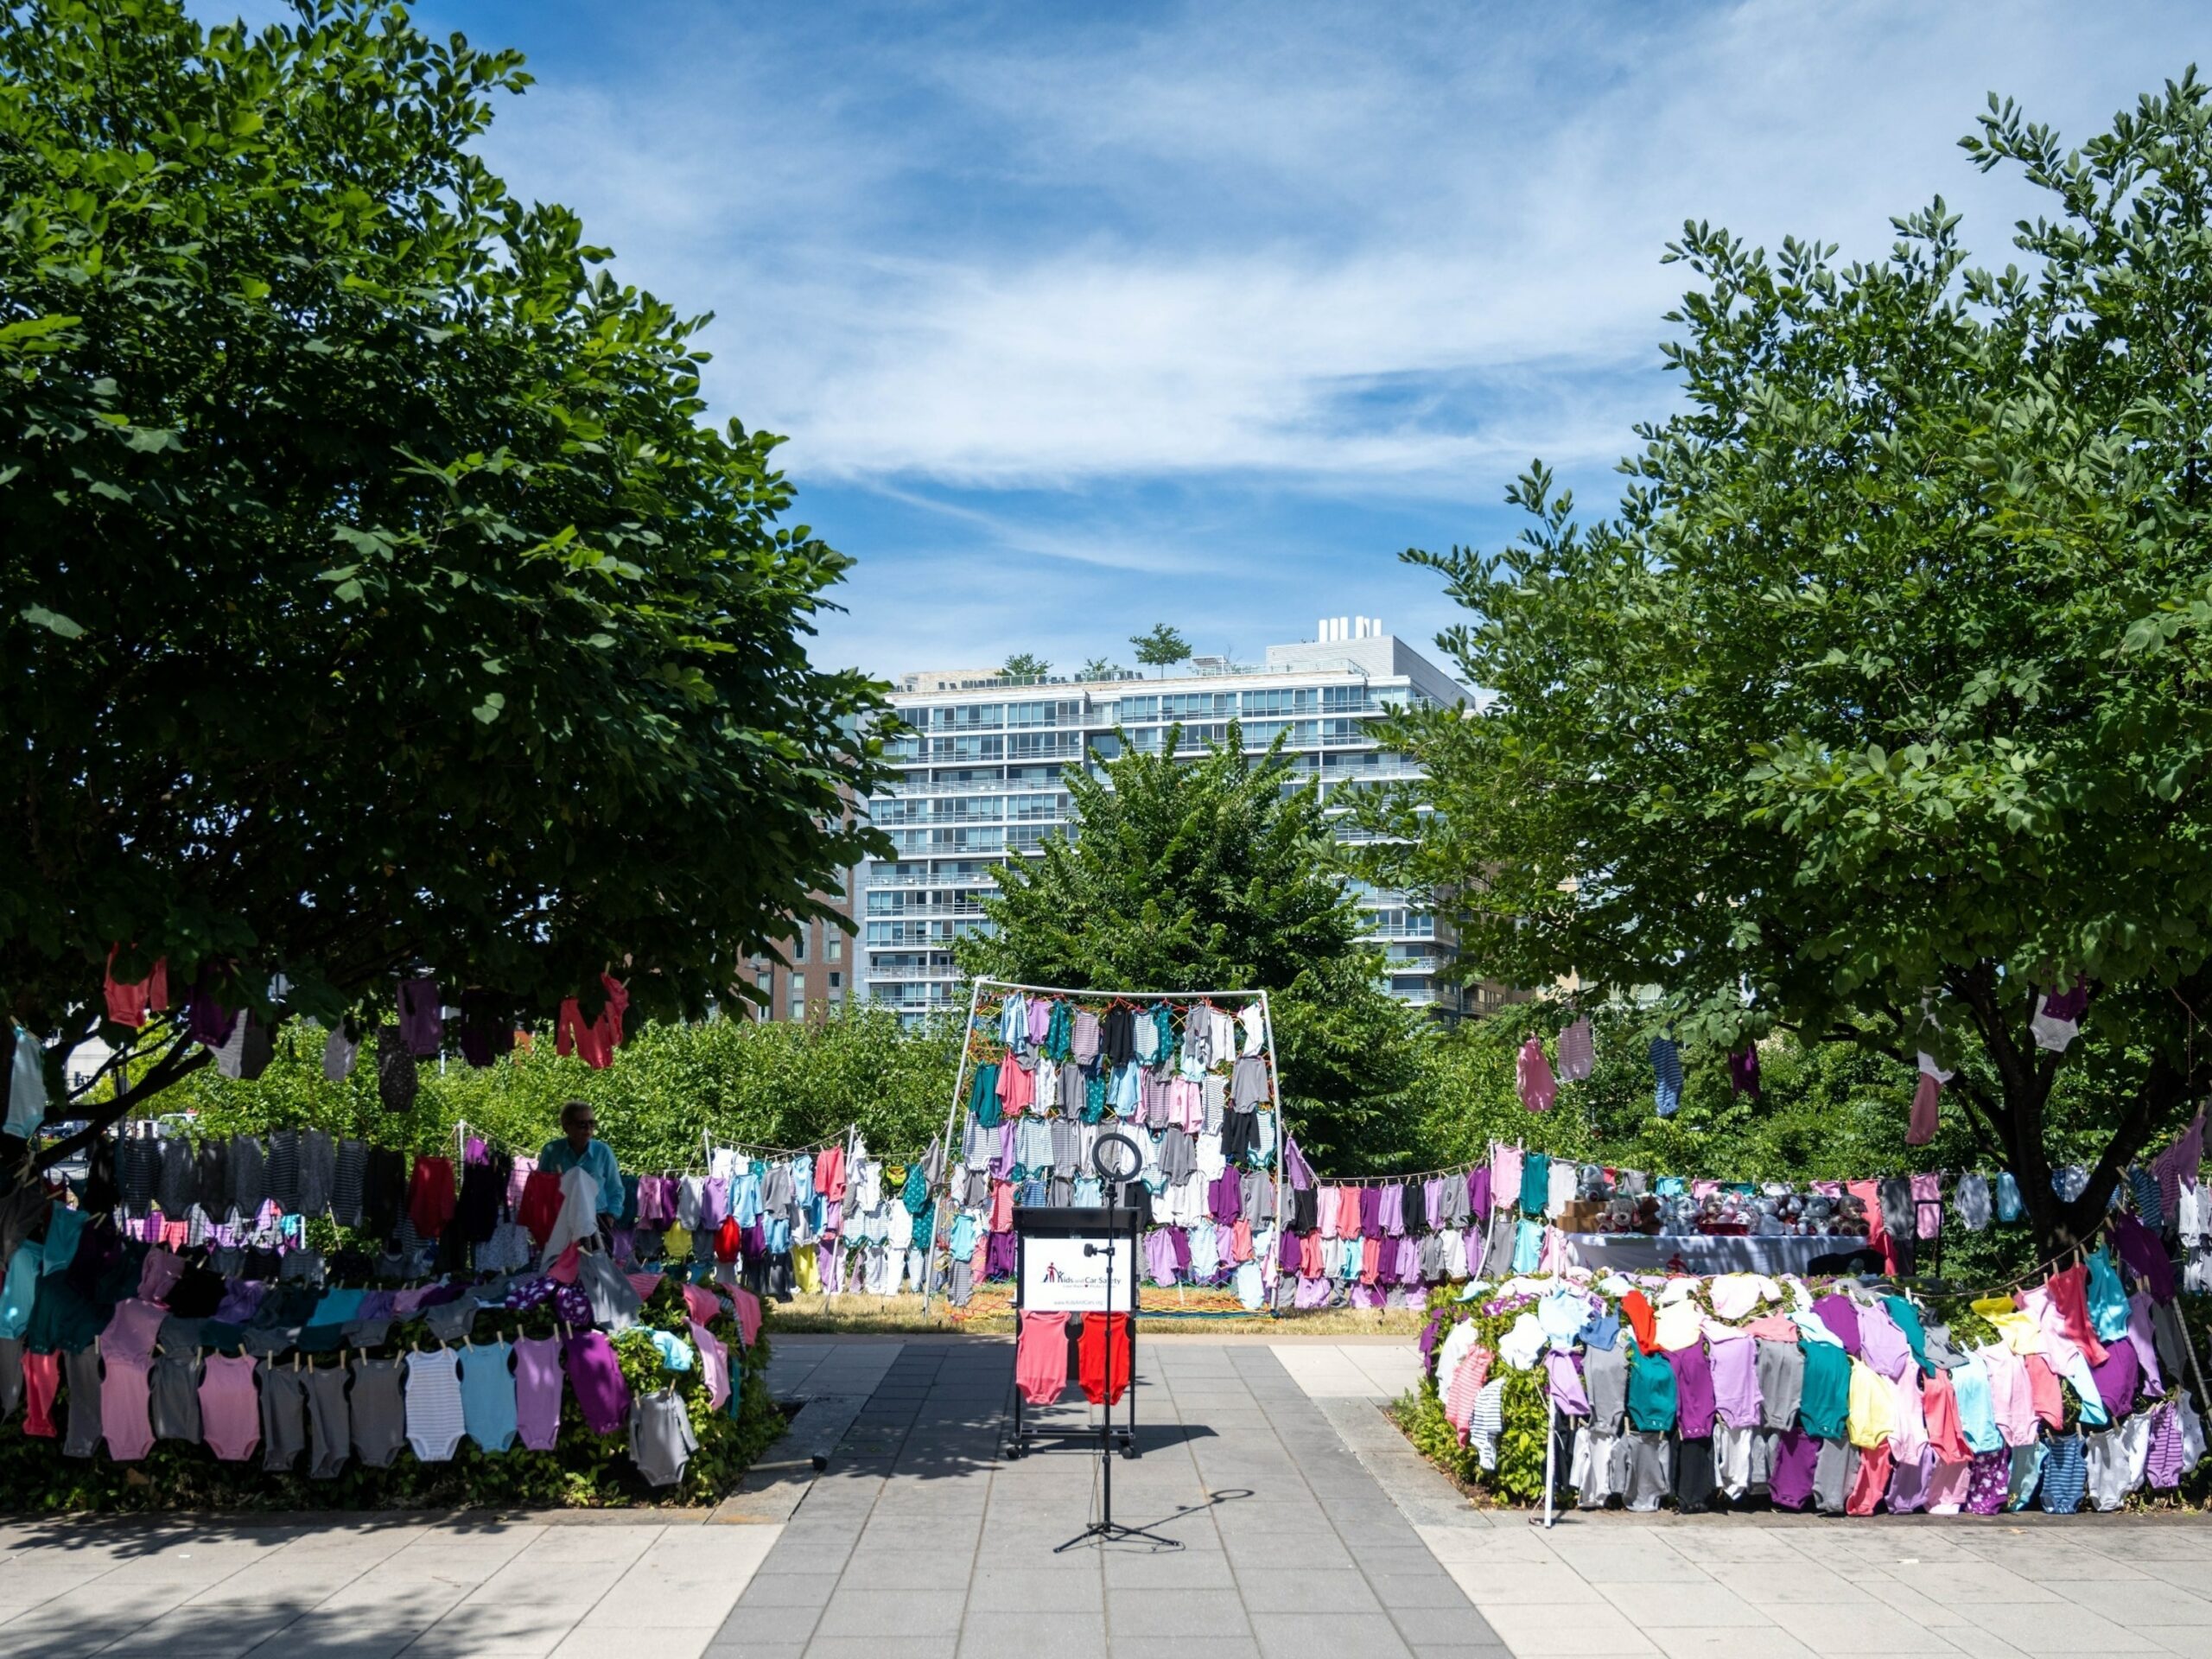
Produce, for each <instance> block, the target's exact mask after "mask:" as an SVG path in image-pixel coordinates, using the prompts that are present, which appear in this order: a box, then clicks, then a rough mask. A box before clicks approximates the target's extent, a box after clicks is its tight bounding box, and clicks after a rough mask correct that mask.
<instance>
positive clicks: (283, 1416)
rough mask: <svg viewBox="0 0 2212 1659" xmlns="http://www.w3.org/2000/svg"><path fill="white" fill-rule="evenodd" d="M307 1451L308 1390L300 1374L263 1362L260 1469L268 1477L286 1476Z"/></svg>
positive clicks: (287, 1368) (288, 1368) (285, 1367)
mask: <svg viewBox="0 0 2212 1659" xmlns="http://www.w3.org/2000/svg"><path fill="white" fill-rule="evenodd" d="M307 1449H308V1390H307V1383H306V1382H305V1380H304V1379H303V1378H302V1376H301V1375H300V1373H299V1372H297V1371H296V1370H292V1369H291V1368H290V1367H289V1366H277V1365H273V1364H271V1363H269V1362H268V1361H267V1360H264V1361H263V1362H262V1364H261V1466H262V1467H263V1468H264V1469H265V1470H267V1471H269V1472H270V1474H272V1475H284V1474H289V1473H290V1472H291V1471H292V1468H293V1465H296V1464H297V1463H298V1462H299V1460H300V1453H301V1452H304V1451H306V1450H307Z"/></svg>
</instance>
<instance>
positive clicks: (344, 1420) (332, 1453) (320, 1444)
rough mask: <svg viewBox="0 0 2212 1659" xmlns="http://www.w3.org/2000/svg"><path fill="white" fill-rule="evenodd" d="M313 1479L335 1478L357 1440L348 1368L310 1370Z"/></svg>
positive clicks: (311, 1469)
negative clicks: (349, 1404) (348, 1391)
mask: <svg viewBox="0 0 2212 1659" xmlns="http://www.w3.org/2000/svg"><path fill="white" fill-rule="evenodd" d="M306 1381H307V1403H308V1450H309V1452H311V1453H312V1454H313V1455H312V1456H311V1457H310V1458H309V1459H308V1479H309V1480H335V1479H336V1478H338V1476H339V1474H340V1471H343V1470H344V1468H345V1467H346V1452H348V1451H349V1450H350V1449H351V1448H352V1446H353V1417H352V1414H351V1412H350V1411H349V1410H348V1408H347V1407H346V1368H345V1367H344V1366H343V1365H328V1366H324V1367H321V1369H319V1370H311V1371H308V1372H307V1373H306Z"/></svg>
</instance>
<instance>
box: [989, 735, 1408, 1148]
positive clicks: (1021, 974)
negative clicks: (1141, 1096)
mask: <svg viewBox="0 0 2212 1659" xmlns="http://www.w3.org/2000/svg"><path fill="white" fill-rule="evenodd" d="M1180 737H1181V728H1179V727H1171V728H1169V730H1168V733H1167V735H1166V739H1165V740H1164V741H1163V742H1162V744H1161V747H1160V752H1159V753H1156V754H1148V753H1141V752H1138V751H1136V750H1134V749H1128V748H1127V747H1125V748H1124V752H1123V753H1122V754H1120V755H1119V756H1118V757H1116V759H1114V760H1110V761H1108V762H1107V763H1106V765H1105V768H1104V775H1103V778H1101V777H1093V776H1091V775H1090V774H1089V773H1087V772H1080V771H1076V770H1073V769H1071V770H1070V771H1069V772H1068V773H1067V774H1066V778H1065V785H1066V788H1067V791H1068V794H1069V797H1070V800H1071V804H1072V806H1073V808H1074V816H1075V820H1076V822H1075V826H1074V828H1073V829H1071V830H1067V831H1062V832H1058V833H1055V834H1054V835H1052V836H1048V837H1047V838H1046V842H1045V843H1044V846H1043V848H1042V849H1041V851H1040V853H1039V855H1038V856H1037V857H1035V858H1033V859H1031V858H1020V857H1017V858H1014V859H1010V860H1009V861H1007V863H1005V864H1004V865H1002V866H1001V868H1000V870H999V877H998V879H999V892H998V893H997V894H996V895H995V897H991V898H987V899H985V900H984V901H983V909H984V913H985V914H986V916H987V917H988V918H989V920H990V923H991V925H992V931H990V932H988V933H985V934H978V935H976V936H973V937H971V938H966V939H963V940H962V941H961V942H960V944H959V946H958V952H959V962H960V964H961V967H962V969H963V971H965V972H967V973H969V974H976V975H988V976H991V977H993V978H997V979H1008V980H1015V981H1020V982H1025V983H1029V984H1044V985H1065V986H1071V987H1074V988H1078V989H1085V988H1097V989H1100V990H1128V989H1136V990H1152V991H1198V990H1266V991H1268V992H1269V993H1270V997H1269V1003H1270V1007H1271V1008H1272V1010H1273V1013H1274V1027H1275V1042H1276V1050H1277V1058H1278V1060H1279V1061H1280V1062H1281V1066H1282V1073H1283V1076H1282V1086H1283V1090H1284V1092H1285V1094H1286V1096H1287V1100H1288V1108H1289V1121H1290V1123H1291V1127H1292V1129H1293V1131H1294V1133H1295V1134H1296V1135H1298V1136H1299V1139H1300V1144H1301V1145H1302V1146H1303V1147H1305V1149H1306V1152H1307V1154H1308V1155H1309V1156H1311V1157H1312V1158H1313V1159H1314V1160H1316V1162H1317V1164H1319V1166H1323V1167H1325V1168H1328V1169H1331V1170H1332V1171H1335V1172H1337V1173H1358V1172H1359V1171H1360V1170H1363V1169H1367V1168H1372V1167H1377V1166H1384V1165H1388V1164H1389V1163H1391V1162H1393V1161H1394V1160H1395V1155H1396V1154H1400V1153H1402V1151H1403V1150H1404V1148H1405V1147H1407V1146H1408V1144H1409V1143H1410V1142H1409V1132H1410V1129H1411V1125H1410V1124H1409V1123H1408V1122H1407V1121H1406V1120H1405V1118H1404V1116H1402V1115H1401V1114H1394V1113H1391V1112H1389V1111H1386V1110H1385V1109H1383V1097H1384V1096H1388V1095H1389V1094H1390V1093H1391V1092H1392V1091H1393V1090H1395V1089H1397V1088H1399V1087H1400V1086H1402V1084H1403V1083H1404V1081H1405V1079H1406V1078H1407V1077H1408V1075H1409V1071H1408V1066H1409V1064H1410V1061H1409V1058H1408V1050H1409V1048H1410V1046H1411V1044H1410V1042H1409V1040H1408V1039H1409V1037H1410V1034H1411V1031H1412V1028H1413V1025H1414V1018H1415V1017H1414V1015H1413V1014H1411V1012H1410V1010H1408V1008H1407V1007H1405V1006H1404V1005H1403V1004H1402V1003H1400V1002H1398V1001H1395V1000H1394V999H1393V998H1392V997H1391V996H1390V995H1389V993H1387V992H1386V991H1384V990H1383V989H1382V988H1381V980H1382V976H1383V957H1382V955H1381V953H1380V952H1379V951H1377V950H1375V949H1374V948H1373V947H1372V946H1370V945H1368V944H1363V943H1362V942H1361V939H1360V934H1361V932H1362V931H1363V920H1362V918H1361V915H1360V912H1359V907H1358V906H1357V903H1355V902H1354V898H1353V893H1352V890H1351V887H1349V886H1348V884H1347V882H1346V880H1345V874H1344V867H1343V865H1342V862H1341V861H1340V860H1339V859H1338V856H1337V849H1336V845H1335V842H1334V841H1333V839H1332V836H1331V834H1330V829H1329V825H1328V823H1327V821H1326V819H1325V817H1324V816H1323V813H1322V808H1321V804H1320V799H1319V795H1318V793H1317V792H1316V791H1315V789H1314V787H1313V785H1312V784H1311V783H1308V784H1306V785H1304V786H1303V787H1292V786H1290V785H1291V783H1292V776H1291V773H1292V766H1291V762H1290V761H1289V760H1287V758H1286V757H1285V756H1284V754H1283V753H1282V747H1281V741H1280V740H1278V741H1277V743H1276V745H1275V747H1274V748H1273V749H1271V750H1270V751H1269V752H1268V753H1267V754H1266V755H1265V756H1263V757H1262V758H1259V759H1257V760H1255V759H1254V758H1252V757H1251V756H1249V755H1247V754H1246V753H1244V751H1243V736H1242V734H1241V733H1240V732H1239V730H1238V728H1237V727H1236V724H1235V723H1234V722H1232V723H1231V724H1230V728H1229V732H1228V735H1227V739H1226V741H1224V743H1223V744H1221V745H1220V746H1218V747H1215V748H1213V749H1211V751H1209V752H1208V753H1206V754H1205V755H1204V756H1202V757H1200V758H1198V759H1196V760H1190V759H1185V758H1184V757H1183V756H1182V755H1181V754H1179V753H1178V749H1179V740H1180Z"/></svg>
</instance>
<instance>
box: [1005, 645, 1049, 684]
mask: <svg viewBox="0 0 2212 1659" xmlns="http://www.w3.org/2000/svg"><path fill="white" fill-rule="evenodd" d="M999 672H1000V673H1001V674H1003V675H1005V676H1006V677H1007V678H1008V679H1010V680H1041V679H1043V678H1044V677H1046V675H1047V674H1049V673H1051V672H1052V664H1050V663H1048V662H1046V660H1045V659H1044V658H1042V657H1039V656H1038V655H1037V654H1036V653H1035V652H1027V651H1017V652H1014V655H1013V656H1011V657H1009V658H1007V659H1006V663H1005V665H1004V666H1003V667H1001V669H1000V670H999Z"/></svg>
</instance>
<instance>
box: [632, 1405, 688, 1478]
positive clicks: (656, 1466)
mask: <svg viewBox="0 0 2212 1659" xmlns="http://www.w3.org/2000/svg"><path fill="white" fill-rule="evenodd" d="M698 1445H699V1441H698V1439H697V1437H696V1435H694V1434H693V1433H692V1432H691V1419H690V1414H688V1413H687V1412H686V1411H685V1410H684V1408H683V1401H682V1400H681V1399H680V1398H678V1397H677V1393H676V1390H675V1389H658V1390H656V1391H655V1392H653V1393H652V1394H648V1395H644V1396H643V1397H641V1398H640V1399H639V1402H638V1403H637V1407H636V1409H635V1410H633V1411H632V1413H631V1415H630V1460H631V1461H632V1463H634V1464H636V1465H638V1469H639V1472H640V1473H642V1474H643V1475H644V1476H645V1480H646V1483H647V1484H650V1485H653V1486H673V1485H674V1484H676V1483H677V1481H679V1480H681V1479H683V1466H684V1465H685V1464H687V1463H689V1462H690V1459H691V1453H692V1452H694V1451H696V1449H697V1448H698Z"/></svg>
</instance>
